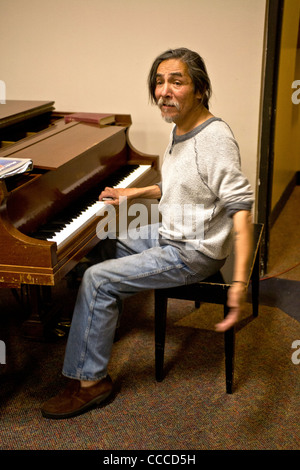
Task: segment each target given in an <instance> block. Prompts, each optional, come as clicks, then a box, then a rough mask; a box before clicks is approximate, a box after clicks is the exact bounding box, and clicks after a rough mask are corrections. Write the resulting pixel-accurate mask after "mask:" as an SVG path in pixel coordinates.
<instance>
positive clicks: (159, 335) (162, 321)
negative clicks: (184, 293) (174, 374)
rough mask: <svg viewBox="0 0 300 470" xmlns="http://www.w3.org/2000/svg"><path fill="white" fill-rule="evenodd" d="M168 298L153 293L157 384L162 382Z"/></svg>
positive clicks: (160, 292) (158, 291)
mask: <svg viewBox="0 0 300 470" xmlns="http://www.w3.org/2000/svg"><path fill="white" fill-rule="evenodd" d="M167 303H168V298H167V297H166V296H165V295H164V294H163V293H162V291H161V290H156V291H155V320H154V324H155V378H156V380H157V381H158V382H161V381H162V380H163V369H164V352H165V338H166V318H167Z"/></svg>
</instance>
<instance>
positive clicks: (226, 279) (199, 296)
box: [155, 224, 263, 393]
mask: <svg viewBox="0 0 300 470" xmlns="http://www.w3.org/2000/svg"><path fill="white" fill-rule="evenodd" d="M262 233H263V225H261V224H255V225H254V243H253V253H252V261H251V263H250V268H249V273H248V282H247V287H248V286H249V284H250V282H251V283H252V290H251V300H252V314H253V317H257V315H258V304H259V271H260V269H259V268H260V244H261V239H262ZM232 272H233V255H232V257H230V259H228V260H227V261H226V263H225V265H224V267H223V268H222V269H221V271H219V272H218V273H216V274H215V275H214V276H211V277H210V278H207V279H205V280H204V281H202V282H197V283H196V284H191V285H187V286H186V285H184V286H180V287H174V288H167V289H156V290H155V375H156V380H157V381H158V382H161V381H162V380H163V377H164V373H163V368H164V348H165V336H166V317H167V304H168V299H170V298H172V299H184V300H192V301H194V302H195V305H196V307H197V308H198V307H199V306H200V302H207V303H212V304H222V305H223V306H224V317H226V315H227V314H228V307H227V291H228V289H229V287H230V285H231V281H232ZM224 346H225V375H226V392H227V393H232V385H233V375H234V346H235V328H234V327H233V328H231V329H230V330H228V331H226V332H225V333H224Z"/></svg>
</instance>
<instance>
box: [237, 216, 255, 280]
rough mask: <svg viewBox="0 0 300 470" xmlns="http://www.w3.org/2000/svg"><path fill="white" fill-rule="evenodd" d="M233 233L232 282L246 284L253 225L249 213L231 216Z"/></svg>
mask: <svg viewBox="0 0 300 470" xmlns="http://www.w3.org/2000/svg"><path fill="white" fill-rule="evenodd" d="M233 224H234V232H235V242H234V251H235V262H234V274H233V281H241V282H247V275H248V269H249V262H250V255H251V251H252V244H253V224H252V219H251V213H250V212H249V211H239V212H237V213H236V214H234V216H233Z"/></svg>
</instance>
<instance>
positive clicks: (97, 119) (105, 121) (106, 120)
mask: <svg viewBox="0 0 300 470" xmlns="http://www.w3.org/2000/svg"><path fill="white" fill-rule="evenodd" d="M115 120H116V117H115V115H114V114H105V113H73V114H67V115H66V116H65V123H68V122H71V121H78V122H87V123H91V124H99V125H100V127H101V126H107V125H109V124H114V123H115Z"/></svg>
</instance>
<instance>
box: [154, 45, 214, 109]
mask: <svg viewBox="0 0 300 470" xmlns="http://www.w3.org/2000/svg"><path fill="white" fill-rule="evenodd" d="M169 59H180V60H181V61H182V62H184V63H185V64H186V65H187V68H188V72H189V75H190V77H191V79H192V81H193V84H194V87H195V93H196V92H197V91H199V92H200V93H201V95H202V103H203V105H204V106H205V107H206V108H207V109H209V99H210V97H211V83H210V79H209V76H208V74H207V70H206V66H205V63H204V60H203V59H202V57H200V55H199V54H197V52H194V51H191V50H189V49H186V48H185V47H180V48H178V49H169V50H168V51H166V52H163V53H162V54H160V55H159V56H158V57H157V58H156V59H155V61H154V62H153V64H152V67H151V69H150V72H149V76H148V88H149V95H150V100H151V101H152V102H153V103H156V99H155V88H156V73H157V69H158V66H159V64H160V63H161V62H163V61H164V60H169Z"/></svg>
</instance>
